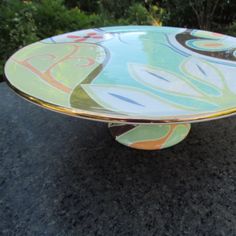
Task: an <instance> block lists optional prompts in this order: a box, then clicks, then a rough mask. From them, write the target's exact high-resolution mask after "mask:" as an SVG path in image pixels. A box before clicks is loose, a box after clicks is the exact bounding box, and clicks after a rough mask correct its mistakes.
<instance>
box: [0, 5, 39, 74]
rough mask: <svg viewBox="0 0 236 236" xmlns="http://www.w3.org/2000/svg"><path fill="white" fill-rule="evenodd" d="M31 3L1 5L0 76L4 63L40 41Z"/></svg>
mask: <svg viewBox="0 0 236 236" xmlns="http://www.w3.org/2000/svg"><path fill="white" fill-rule="evenodd" d="M35 11H36V9H35V7H34V6H33V5H32V4H31V3H22V2H20V1H9V2H8V1H7V2H6V1H4V2H2V3H1V5H0V12H1V14H0V22H1V24H0V75H1V74H2V73H3V63H4V62H5V60H6V59H7V58H8V57H9V56H10V55H11V54H12V53H13V52H14V51H15V50H17V49H19V48H21V47H22V46H24V45H26V44H29V43H31V42H33V41H36V40H37V39H38V37H37V33H36V32H37V27H36V25H35V20H34V17H33V16H34V13H35ZM3 22H4V23H3Z"/></svg>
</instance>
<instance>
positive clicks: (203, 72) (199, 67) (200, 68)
mask: <svg viewBox="0 0 236 236" xmlns="http://www.w3.org/2000/svg"><path fill="white" fill-rule="evenodd" d="M196 65H197V68H198V69H199V70H200V71H201V72H202V74H203V75H205V76H207V74H206V72H205V71H204V70H203V69H202V67H201V66H199V65H198V64H196Z"/></svg>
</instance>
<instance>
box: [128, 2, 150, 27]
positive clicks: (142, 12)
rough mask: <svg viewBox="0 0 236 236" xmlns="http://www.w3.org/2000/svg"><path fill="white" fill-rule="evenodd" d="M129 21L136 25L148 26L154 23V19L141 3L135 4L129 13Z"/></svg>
mask: <svg viewBox="0 0 236 236" xmlns="http://www.w3.org/2000/svg"><path fill="white" fill-rule="evenodd" d="M127 17H128V21H129V22H130V23H131V24H136V25H148V24H151V22H152V17H151V15H150V14H149V12H148V10H147V9H146V8H145V7H144V6H143V5H142V4H140V3H135V4H134V5H132V6H131V7H129V10H128V12H127Z"/></svg>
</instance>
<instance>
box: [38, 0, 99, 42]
mask: <svg viewBox="0 0 236 236" xmlns="http://www.w3.org/2000/svg"><path fill="white" fill-rule="evenodd" d="M36 8H37V11H36V15H35V22H36V25H37V28H38V36H39V37H40V38H45V37H48V36H52V35H56V34H60V33H64V32H67V31H72V30H77V29H82V28H89V27H93V26H94V25H95V24H96V23H98V22H99V21H100V18H99V17H98V16H97V15H95V14H91V15H87V14H86V13H84V12H82V11H81V10H80V9H79V8H77V7H76V8H72V9H67V8H66V7H65V5H64V1H63V0H42V1H41V2H40V3H38V4H36Z"/></svg>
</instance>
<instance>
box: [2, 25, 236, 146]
mask: <svg viewBox="0 0 236 236" xmlns="http://www.w3.org/2000/svg"><path fill="white" fill-rule="evenodd" d="M5 76H6V78H7V80H8V84H9V85H10V87H11V88H13V89H14V90H15V91H16V92H17V93H18V94H20V95H21V96H23V97H24V98H26V99H28V100H30V101H32V102H34V103H36V104H38V105H40V106H42V107H44V108H48V109H51V110H54V111H57V112H61V113H65V114H67V115H71V116H76V117H81V118H87V119H92V120H98V121H103V122H108V123H109V129H110V131H111V134H112V135H113V136H114V137H115V139H116V140H117V141H118V142H120V143H122V144H124V145H127V146H129V147H133V148H137V149H147V150H154V149H162V148H166V147H170V146H173V145H175V144H177V143H179V142H180V141H182V140H183V139H184V138H185V137H186V136H187V135H188V133H189V130H190V123H192V122H199V121H206V120H212V119H217V118H221V117H226V116H229V115H232V114H234V113H235V112H236V39H235V38H233V37H230V36H225V35H222V34H218V33H212V32H207V31H201V30H191V29H183V28H172V27H154V26H126V27H106V28H97V29H89V30H82V31H76V32H72V33H67V34H63V35H58V36H54V37H51V38H48V39H45V40H42V41H40V42H37V43H34V44H31V45H29V46H27V47H25V48H23V49H21V50H19V51H18V52H16V53H15V54H14V55H13V56H12V57H10V59H9V60H8V61H7V63H6V65H5Z"/></svg>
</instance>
